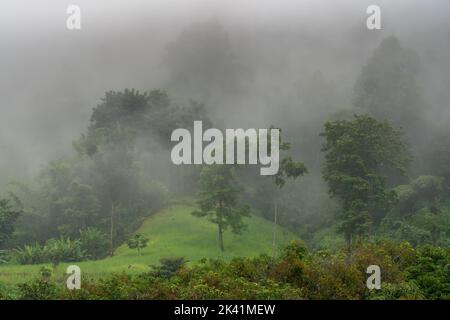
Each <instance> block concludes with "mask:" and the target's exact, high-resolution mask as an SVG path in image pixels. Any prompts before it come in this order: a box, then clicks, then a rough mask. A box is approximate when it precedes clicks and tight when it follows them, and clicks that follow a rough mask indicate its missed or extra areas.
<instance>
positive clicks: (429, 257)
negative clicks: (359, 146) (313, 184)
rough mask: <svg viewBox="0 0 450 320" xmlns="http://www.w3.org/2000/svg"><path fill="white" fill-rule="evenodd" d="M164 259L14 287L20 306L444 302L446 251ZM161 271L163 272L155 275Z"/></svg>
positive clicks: (447, 292)
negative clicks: (370, 284)
mask: <svg viewBox="0 0 450 320" xmlns="http://www.w3.org/2000/svg"><path fill="white" fill-rule="evenodd" d="M181 262H183V260H181V259H180V258H172V259H165V260H163V261H161V263H162V265H161V266H160V267H159V268H157V269H155V268H154V267H153V268H152V269H151V270H150V271H149V272H146V273H142V274H139V275H130V274H126V273H121V274H112V275H111V276H108V277H106V278H103V279H97V280H90V279H83V280H82V288H81V289H80V290H73V291H69V290H67V289H65V287H64V286H63V285H61V284H57V283H55V282H52V281H51V280H49V279H48V277H43V276H40V277H38V278H37V279H36V280H35V281H32V282H29V283H26V284H22V285H20V286H19V288H18V292H19V293H18V295H17V298H21V299H450V271H449V265H450V248H445V249H444V248H438V247H431V246H428V247H423V248H418V249H414V248H413V247H412V246H411V245H409V244H408V243H403V244H400V245H398V244H393V243H390V242H383V243H378V244H365V245H360V246H358V247H356V248H354V250H353V251H352V254H351V255H349V254H348V253H347V252H345V251H342V252H336V253H330V252H326V251H319V252H314V253H311V252H308V251H307V250H306V248H305V247H304V246H303V245H302V244H301V243H299V242H293V243H292V244H291V245H289V246H288V247H286V248H285V249H284V250H283V252H282V254H281V255H280V256H279V257H277V258H276V259H273V258H271V257H269V256H267V255H261V256H259V257H257V258H237V259H234V260H232V261H230V262H226V261H222V260H203V261H200V262H199V263H197V264H194V265H193V266H187V265H186V264H184V263H181ZM371 264H377V265H379V266H380V267H381V272H382V287H381V290H372V291H370V290H369V289H367V287H366V279H367V276H368V275H367V274H366V269H367V267H368V266H369V265H371ZM155 270H163V271H167V270H169V271H170V272H159V273H158V272H155Z"/></svg>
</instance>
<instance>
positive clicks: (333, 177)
mask: <svg viewBox="0 0 450 320" xmlns="http://www.w3.org/2000/svg"><path fill="white" fill-rule="evenodd" d="M321 135H322V136H323V137H324V138H325V139H326V141H325V144H324V145H323V149H322V150H323V151H324V152H325V165H324V168H323V178H324V179H325V181H327V182H328V186H329V192H330V194H331V195H332V196H336V197H338V198H339V199H340V200H341V201H342V209H343V213H342V215H341V220H342V225H341V228H340V230H341V231H342V232H343V233H344V235H345V237H346V239H347V241H349V243H351V240H352V236H353V235H357V236H359V237H362V236H363V235H365V234H366V233H367V232H368V230H369V228H370V226H371V225H372V224H375V225H377V224H378V223H379V222H380V220H381V219H382V218H383V216H384V215H385V214H386V212H387V211H388V210H389V208H390V207H391V206H392V204H393V203H394V201H395V199H396V194H395V193H394V192H393V191H390V190H388V189H387V186H386V178H385V176H384V175H383V172H385V171H386V170H398V171H399V172H402V173H404V172H405V171H406V169H407V165H408V163H409V157H408V152H407V147H406V145H405V144H404V142H403V141H402V133H401V131H399V130H397V129H395V128H393V127H392V125H391V124H390V123H389V122H387V121H385V122H378V121H377V120H375V119H374V118H372V117H370V116H368V115H355V116H354V119H353V120H337V121H333V122H327V123H326V124H325V131H324V132H323V133H322V134H321Z"/></svg>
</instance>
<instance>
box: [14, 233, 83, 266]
mask: <svg viewBox="0 0 450 320" xmlns="http://www.w3.org/2000/svg"><path fill="white" fill-rule="evenodd" d="M15 258H16V260H17V262H18V263H20V264H40V263H45V262H51V263H52V264H53V265H55V266H56V265H58V264H59V263H61V262H72V261H81V260H84V259H85V258H86V252H85V251H84V250H83V249H82V247H81V241H80V240H71V239H70V238H66V239H65V238H60V239H49V240H48V241H47V243H46V244H45V245H44V246H41V245H39V244H36V245H34V246H29V245H26V246H24V247H22V248H19V249H16V254H15Z"/></svg>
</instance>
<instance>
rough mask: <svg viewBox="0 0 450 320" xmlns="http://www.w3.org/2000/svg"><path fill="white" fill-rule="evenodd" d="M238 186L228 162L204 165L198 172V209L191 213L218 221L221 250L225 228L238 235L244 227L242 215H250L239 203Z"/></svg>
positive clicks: (223, 248)
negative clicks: (225, 163)
mask: <svg viewBox="0 0 450 320" xmlns="http://www.w3.org/2000/svg"><path fill="white" fill-rule="evenodd" d="M239 191H240V190H239V188H238V187H237V184H236V180H235V177H234V167H233V166H230V165H211V166H205V167H204V168H203V169H202V172H201V174H200V193H199V199H198V201H197V204H198V206H199V210H196V211H194V212H192V214H193V215H194V216H196V217H208V218H209V220H210V221H211V222H212V223H214V224H217V229H218V236H219V246H220V250H222V251H224V250H225V247H224V243H223V233H224V232H225V230H227V229H228V227H230V228H231V230H232V231H233V233H236V234H240V233H241V232H242V231H243V230H245V229H246V225H245V224H244V222H243V218H244V217H249V216H250V208H249V207H248V206H247V205H243V206H241V205H239V199H238V198H239Z"/></svg>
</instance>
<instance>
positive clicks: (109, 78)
mask: <svg viewBox="0 0 450 320" xmlns="http://www.w3.org/2000/svg"><path fill="white" fill-rule="evenodd" d="M69 4H76V5H78V6H80V8H81V19H82V22H81V23H82V29H81V30H79V31H69V30H67V29H66V19H67V16H68V15H67V14H66V8H67V6H68V5H69ZM369 4H374V1H339V2H337V1H331V0H328V1H313V0H308V1H300V0H298V1H294V0H292V1H287V0H281V1H280V0H278V1H267V0H263V1H261V0H253V1H237V0H236V1H211V0H203V1H199V0H189V1H188V0H184V1H181V0H177V1H167V0H161V1H153V0H152V1H144V0H141V1H138V0H128V1H125V0H122V1H118V0H113V1H112V0H96V1H89V0H76V1H65V0H64V1H60V0H54V1H48V0H45V1H29V0H14V1H13V0H4V1H2V3H1V4H0V26H1V27H0V39H1V41H0V65H1V73H0V99H1V100H0V101H1V102H0V108H1V109H0V110H1V118H0V150H1V154H0V167H1V171H2V174H1V175H0V178H1V179H2V180H3V181H2V182H6V181H8V180H10V179H17V178H27V177H29V176H32V175H34V174H36V173H37V171H38V170H39V168H40V167H41V166H42V165H43V164H45V163H46V162H47V161H49V160H51V159H54V158H55V157H60V156H64V155H67V154H70V152H72V146H71V142H72V141H73V140H74V139H76V138H77V137H78V136H79V135H80V133H81V132H82V131H84V130H85V129H86V127H87V126H88V123H89V117H90V113H91V110H92V108H93V107H95V106H96V105H97V104H98V103H99V101H100V98H101V97H102V96H103V95H104V93H105V92H106V91H109V90H123V89H125V88H136V89H139V90H143V91H145V90H150V89H157V88H161V89H166V90H168V92H169V94H170V96H171V97H172V98H173V99H174V100H175V101H176V102H177V103H180V104H183V103H186V101H189V99H195V100H197V101H199V102H201V103H204V104H205V105H206V107H207V110H208V112H209V113H210V116H211V118H212V119H213V121H214V122H215V123H217V124H218V125H220V126H224V125H226V126H228V127H230V128H234V127H240V126H255V127H267V126H268V125H270V124H274V125H277V126H279V127H282V128H283V127H284V126H287V127H293V126H297V125H298V126H305V127H307V126H308V124H309V123H310V122H314V121H318V119H321V117H323V116H324V115H330V114H332V113H334V112H337V111H339V110H344V109H347V108H349V107H350V104H351V98H352V93H353V87H354V84H355V81H356V78H357V76H358V74H359V72H360V71H361V68H362V67H363V66H364V65H365V63H366V62H367V60H368V59H369V58H370V56H371V55H372V53H373V50H374V49H375V48H376V47H377V46H378V45H379V43H380V41H381V40H382V39H383V38H385V37H388V36H391V35H395V36H396V37H397V38H398V39H399V40H400V42H401V44H402V46H404V47H406V48H409V49H412V50H414V51H415V52H416V53H417V54H418V56H419V58H420V71H419V79H420V86H421V89H422V90H423V96H424V99H425V101H426V110H425V112H424V117H426V118H427V120H428V121H430V123H432V124H433V125H435V126H436V127H438V126H445V125H447V124H448V118H449V116H450V112H449V111H450V108H449V101H450V90H449V88H450V59H449V58H450V19H449V17H450V3H449V2H448V1H446V0H434V1H432V2H430V1H425V0H422V1H411V0H408V1H406V0H403V1H395V3H393V1H387V0H386V1H376V4H379V5H380V7H381V10H382V30H376V31H370V30H368V29H367V28H366V23H365V21H366V18H367V14H366V12H365V11H366V8H367V6H368V5H369ZM318 106H321V107H318ZM317 134H318V133H317ZM298 140H301V138H300V137H298ZM167 160H168V161H170V159H167Z"/></svg>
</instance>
